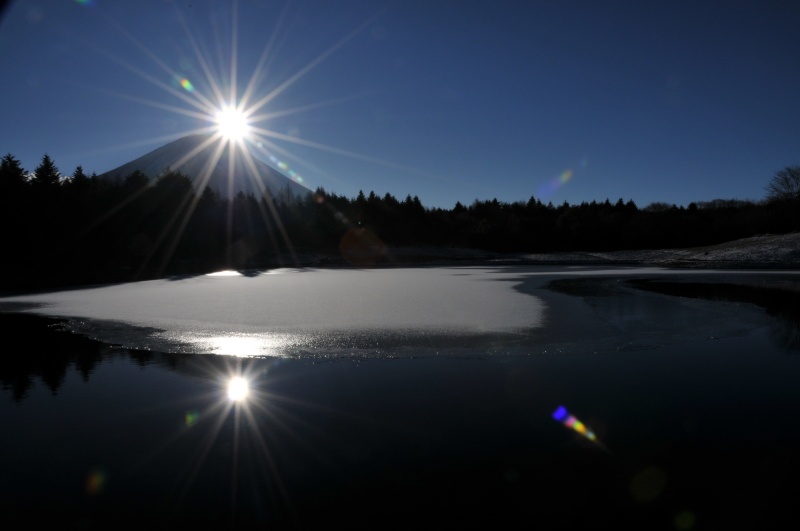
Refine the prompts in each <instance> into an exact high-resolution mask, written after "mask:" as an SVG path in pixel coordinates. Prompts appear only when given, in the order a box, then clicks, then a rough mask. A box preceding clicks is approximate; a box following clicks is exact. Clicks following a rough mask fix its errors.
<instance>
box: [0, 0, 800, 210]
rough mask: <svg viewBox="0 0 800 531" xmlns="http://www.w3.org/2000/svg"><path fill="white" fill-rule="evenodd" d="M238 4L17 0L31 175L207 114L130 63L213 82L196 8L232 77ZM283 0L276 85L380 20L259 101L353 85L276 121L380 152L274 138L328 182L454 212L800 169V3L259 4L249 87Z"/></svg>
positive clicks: (689, 195) (654, 197) (137, 149)
mask: <svg viewBox="0 0 800 531" xmlns="http://www.w3.org/2000/svg"><path fill="white" fill-rule="evenodd" d="M231 5H232V3H231V2H206V1H202V0H182V1H163V0H142V1H140V2H139V1H137V2H112V1H103V0H88V1H84V2H77V1H65V0H36V1H34V0H17V1H16V2H12V3H11V6H10V7H9V8H7V9H6V11H5V13H4V17H3V19H2V22H0V72H2V73H3V82H2V83H0V101H1V102H2V104H0V124H2V127H0V151H1V152H3V153H6V152H10V153H12V154H13V155H15V156H16V157H17V158H19V159H20V160H21V161H22V163H23V165H24V166H25V168H26V169H28V170H32V169H33V168H34V167H35V166H36V165H37V164H38V162H39V160H40V158H41V156H42V154H43V153H45V152H47V153H49V154H50V155H51V156H52V157H53V158H54V160H55V162H56V164H57V165H58V166H59V168H60V169H61V171H62V172H63V173H71V172H72V170H73V169H74V168H75V166H77V165H79V164H81V165H83V166H84V168H85V169H86V170H88V171H96V172H98V173H102V172H104V171H107V170H110V169H112V168H115V167H117V166H119V165H121V164H123V163H125V162H128V161H130V160H132V159H134V158H136V157H138V156H141V155H143V154H144V153H146V152H148V151H151V150H153V149H155V148H157V147H159V146H160V145H163V144H164V143H166V142H167V141H168V139H167V138H168V136H169V135H174V136H175V138H177V137H178V136H180V135H181V134H183V133H189V132H191V131H192V130H194V129H197V128H198V127H206V126H208V125H209V124H208V123H207V122H205V121H204V120H200V119H198V118H196V117H190V116H185V115H182V114H177V113H174V112H171V111H169V110H166V109H163V108H158V107H154V106H150V105H146V104H143V103H141V102H140V101H138V100H148V101H151V102H156V103H161V104H165V105H170V106H175V107H179V108H183V109H186V110H190V109H192V107H191V106H189V105H188V104H187V103H186V102H185V101H183V100H182V99H180V98H179V97H177V96H175V95H174V94H172V93H170V92H168V91H167V90H164V89H163V88H161V87H159V86H157V85H156V84H155V83H153V82H152V81H150V80H148V79H144V78H143V77H142V76H140V75H137V74H136V73H134V72H133V71H132V70H131V69H136V70H138V71H140V72H142V73H144V74H146V75H147V76H149V77H150V78H151V79H153V80H155V81H157V82H158V83H163V84H166V85H168V86H172V87H173V88H175V89H176V90H181V91H183V92H184V94H186V91H185V90H184V89H182V88H181V87H180V85H178V84H177V80H175V79H173V76H172V75H171V74H170V73H169V72H168V71H167V70H172V71H174V72H176V73H180V74H181V75H182V76H184V77H185V78H186V79H189V80H190V81H191V82H192V84H193V85H194V87H195V90H196V92H199V93H203V94H206V95H208V96H210V95H211V90H210V88H209V86H208V83H207V82H206V81H205V80H204V79H205V75H204V73H203V70H202V68H201V65H200V64H199V60H198V58H197V56H196V55H195V53H194V52H193V51H192V48H191V45H190V41H189V39H188V37H187V34H186V33H185V31H184V29H183V27H182V25H181V22H180V20H181V17H182V18H183V19H184V20H185V21H186V23H187V25H188V27H189V29H190V31H191V33H192V35H193V36H194V37H195V38H196V39H197V41H198V42H199V43H200V46H201V47H202V48H203V50H204V52H205V54H206V56H207V58H208V60H209V64H210V65H211V69H212V70H213V71H214V77H215V79H217V80H218V82H219V83H220V84H221V85H223V86H224V87H227V86H229V78H230V75H229V69H230V64H231V50H232V46H231V33H232V29H231V28H232V20H233V13H232V9H231ZM282 13H283V14H284V15H283V16H284V18H283V25H282V26H281V27H280V28H279V29H278V32H277V34H276V35H277V39H276V42H279V43H280V47H278V48H277V49H273V53H271V54H270V56H269V57H270V61H271V63H270V64H271V66H270V69H269V72H268V73H267V75H266V77H265V79H263V80H262V81H261V82H260V83H259V85H258V89H257V91H256V94H257V96H260V95H264V94H267V93H268V92H270V90H272V89H274V88H275V87H277V86H279V85H280V84H281V83H283V82H284V81H286V80H287V79H289V78H291V76H292V75H293V74H295V73H296V72H298V71H299V70H301V69H302V68H303V67H305V66H306V65H308V64H309V63H310V62H312V61H313V60H314V59H315V58H317V57H318V56H320V54H322V53H324V52H325V51H326V50H329V49H330V48H331V47H332V46H333V45H335V44H336V43H337V42H338V41H339V40H341V39H342V38H343V37H345V36H346V35H348V34H349V33H350V32H352V31H354V30H355V29H357V28H358V27H359V26H361V25H362V24H363V23H364V22H365V21H368V20H369V19H370V17H374V16H376V17H377V18H375V20H374V21H373V22H371V23H370V24H368V25H367V26H366V27H364V28H363V30H362V31H360V32H358V33H357V34H356V35H355V36H353V37H352V38H351V39H350V40H348V41H347V42H345V43H344V44H343V45H342V46H341V47H339V48H337V49H336V51H335V52H334V53H332V54H330V55H329V56H328V57H327V58H326V59H325V60H324V61H322V62H321V63H319V64H318V65H317V66H316V67H314V68H313V69H311V70H310V71H309V72H308V73H306V74H305V75H304V76H302V77H301V78H299V79H298V80H297V81H296V82H294V83H293V84H291V85H290V86H289V87H287V88H286V90H284V91H283V92H281V93H280V94H279V95H278V96H277V97H275V98H274V99H273V100H271V101H270V102H269V103H268V104H267V105H266V106H265V107H264V108H263V109H262V110H261V111H260V112H275V111H280V110H284V109H290V108H294V107H298V106H304V105H310V104H316V103H321V102H329V101H331V100H335V101H336V102H335V103H333V104H330V105H327V106H322V107H317V108H313V109H309V110H306V111H304V112H298V113H295V114H290V115H285V116H281V117H277V118H274V119H271V120H269V121H267V122H264V123H263V124H261V126H262V127H264V128H266V129H269V130H271V131H274V132H277V133H279V134H283V135H289V136H290V137H292V138H296V139H299V140H300V141H308V142H314V143H318V144H324V145H326V146H329V147H331V148H333V149H334V150H343V151H347V152H350V153H354V154H357V155H358V156H360V157H361V158H354V157H350V156H346V155H343V154H341V153H334V152H330V151H322V150H319V149H315V148H312V147H309V146H307V145H297V144H295V143H292V142H289V141H285V140H274V142H275V144H277V145H278V146H279V147H280V148H282V149H284V150H286V151H287V152H289V153H290V154H291V156H289V155H281V154H280V153H277V152H276V153H275V154H277V155H279V156H278V158H280V159H281V160H285V161H286V162H287V163H288V164H289V167H290V168H291V169H292V170H293V171H295V172H297V173H298V174H300V175H302V177H303V179H304V183H305V184H307V185H309V186H311V187H312V188H313V187H316V186H323V187H325V188H326V189H327V190H329V191H335V192H337V193H340V194H345V195H348V196H354V195H355V194H357V193H358V190H359V189H363V190H364V191H365V192H366V191H369V190H375V191H376V192H378V193H380V194H383V193H386V192H390V193H392V194H394V195H397V196H401V197H404V196H405V195H406V194H409V193H410V194H412V195H414V194H416V195H418V196H419V197H420V199H421V200H422V202H423V203H424V204H426V205H428V206H442V207H451V206H452V205H453V204H455V202H456V201H461V202H462V203H469V202H471V201H472V200H474V199H475V198H481V199H491V198H495V197H496V198H498V199H499V200H502V201H515V200H526V199H527V198H528V197H530V196H531V195H535V196H537V197H541V198H542V199H544V200H545V201H550V200H551V201H553V202H554V203H561V202H563V201H564V200H567V201H569V202H570V203H574V202H580V201H582V200H588V201H591V200H593V199H597V200H604V199H605V198H606V197H609V198H611V199H612V200H616V198H619V197H623V198H625V199H626V200H627V199H630V198H632V199H633V200H634V201H636V202H637V204H639V205H640V206H643V205H646V204H648V203H650V202H652V201H666V202H670V203H677V204H684V205H685V204H688V203H689V202H691V201H701V200H710V199H714V198H720V197H722V198H732V197H737V198H742V199H745V198H749V199H759V198H761V197H763V195H764V193H763V187H764V185H765V184H766V183H767V181H768V180H769V178H770V177H771V175H772V174H773V173H774V172H775V171H776V170H779V169H781V168H783V167H785V166H788V165H794V164H800V98H799V97H798V87H800V69H798V68H797V65H798V64H800V32H798V31H797V28H798V27H800V4H797V3H793V2H786V3H780V2H713V3H712V2H664V3H660V5H656V4H655V3H652V2H573V1H563V2H510V1H509V2H497V1H494V2H488V1H469V0H460V1H444V0H442V1H430V0H427V1H415V0H410V1H403V0H398V1H395V2H390V3H389V2H367V1H346V0H339V1H336V2H331V1H327V2H326V1H316V0H309V1H306V2H300V1H297V2H293V3H291V4H290V5H288V6H287V5H286V3H285V2H282V1H280V2H270V1H259V2H256V1H247V0H241V1H240V2H239V3H238V16H237V17H236V20H237V21H238V32H239V34H238V37H239V38H238V48H237V50H238V57H237V61H236V64H237V66H238V76H237V82H238V86H239V88H240V91H239V92H240V95H241V90H243V87H244V86H245V85H246V84H247V81H248V80H249V77H250V75H251V74H252V72H253V70H254V68H255V66H256V64H257V62H258V60H259V57H260V56H261V54H262V52H263V50H264V48H265V46H266V45H267V43H268V42H269V40H270V37H271V36H272V35H273V32H274V31H275V27H276V23H277V21H278V20H280V17H281V14H282ZM134 40H136V41H138V42H139V43H140V44H141V45H142V46H143V47H144V48H146V49H147V52H146V51H144V50H143V49H142V48H140V47H138V46H137V45H136V44H135V43H134ZM148 52H149V54H150V55H148ZM151 56H152V57H155V58H157V59H158V61H160V62H161V63H162V64H163V65H164V66H165V67H166V68H162V67H161V66H159V64H158V62H157V61H155V60H154V59H153V58H152V57H151ZM122 63H124V64H125V65H127V66H128V67H127V68H126V67H125V66H123V64H122ZM121 95H122V96H121ZM262 158H264V159H265V160H268V159H267V157H266V156H262ZM569 170H571V178H570V179H566V178H565V177H562V179H560V180H559V176H568V175H570V174H569V173H565V172H568V171H569ZM562 181H566V182H562Z"/></svg>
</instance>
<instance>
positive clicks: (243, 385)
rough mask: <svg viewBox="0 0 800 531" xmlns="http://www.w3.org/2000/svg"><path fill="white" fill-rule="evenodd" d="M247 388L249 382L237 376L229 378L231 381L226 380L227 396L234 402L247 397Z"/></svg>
mask: <svg viewBox="0 0 800 531" xmlns="http://www.w3.org/2000/svg"><path fill="white" fill-rule="evenodd" d="M249 390H250V384H249V383H247V380H245V379H244V378H241V377H238V376H237V377H234V378H231V381H230V382H228V398H230V399H231V400H233V401H234V402H241V401H242V400H244V399H245V398H247V394H248V391H249Z"/></svg>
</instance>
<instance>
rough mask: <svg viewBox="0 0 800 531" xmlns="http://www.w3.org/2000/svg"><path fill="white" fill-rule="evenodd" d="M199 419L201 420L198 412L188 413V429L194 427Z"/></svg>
mask: <svg viewBox="0 0 800 531" xmlns="http://www.w3.org/2000/svg"><path fill="white" fill-rule="evenodd" d="M199 418H200V413H198V412H197V411H187V412H186V427H187V428H191V427H192V426H194V425H195V423H196V422H197V420H198V419H199Z"/></svg>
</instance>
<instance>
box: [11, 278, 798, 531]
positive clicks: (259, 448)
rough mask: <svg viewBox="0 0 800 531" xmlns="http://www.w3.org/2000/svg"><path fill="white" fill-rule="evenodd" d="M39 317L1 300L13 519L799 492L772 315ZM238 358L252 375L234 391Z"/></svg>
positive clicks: (570, 520) (644, 525) (705, 498)
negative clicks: (384, 332) (324, 355)
mask: <svg viewBox="0 0 800 531" xmlns="http://www.w3.org/2000/svg"><path fill="white" fill-rule="evenodd" d="M598 282H606V281H605V280H603V281H598ZM581 286H582V287H581ZM651 287H652V286H651ZM659 288H660V289H661V292H664V290H666V289H667V288H665V287H664V286H659ZM561 289H562V291H563V290H565V289H572V290H573V295H576V296H584V297H589V298H591V297H593V298H595V299H596V300H594V302H592V304H594V305H595V306H596V307H597V308H602V307H603V306H602V304H610V303H607V302H606V303H603V302H602V301H601V302H598V301H599V300H600V299H602V298H603V297H605V298H607V299H608V300H609V301H610V300H618V299H615V297H618V296H620V294H619V293H616V292H613V290H612V292H610V293H608V292H603V291H602V290H600V291H598V288H597V286H594V287H593V285H591V283H590V284H582V285H581V284H576V285H572V287H569V286H567V287H566V288H565V286H564V285H562V286H561ZM593 289H594V290H595V291H591V290H593ZM626 289H627V288H626ZM676 289H683V288H676ZM715 289H724V288H715ZM587 290H588V291H587ZM695 292H696V291H695ZM726 293H728V294H730V291H729V292H726ZM628 296H630V294H628ZM658 296H659V297H662V296H663V295H658ZM781 297H782V295H781ZM718 299H720V300H719V304H725V303H726V302H725V301H727V300H728V299H724V298H722V297H718ZM736 300H738V301H739V302H737V304H740V303H741V304H749V302H752V303H754V304H758V302H757V301H749V302H748V301H741V300H740V299H736ZM764 304H765V305H762V307H766V308H767V310H768V311H769V312H773V313H774V312H775V311H776V310H774V305H772V306H770V304H771V303H769V302H767V303H764ZM595 306H593V307H595ZM598 311H599V310H598ZM614 312H615V313H614V315H618V316H622V317H619V319H618V320H619V322H623V321H624V319H623V317H624V315H623V314H625V311H624V309H620V308H619V307H617V306H614ZM604 315H605V314H604ZM778 317H779V316H778V315H777V314H775V317H771V318H770V319H771V321H770V322H777V318H778ZM52 323H53V321H49V320H43V319H41V318H36V317H32V316H27V315H18V314H8V315H2V316H0V326H1V327H2V333H3V338H4V342H5V344H6V345H7V348H4V351H3V354H2V360H0V378H1V379H2V383H3V389H4V390H3V393H2V396H1V397H0V398H2V400H0V419H2V431H1V432H0V459H2V467H1V468H0V470H2V474H0V510H1V511H2V514H3V522H4V523H6V522H7V523H8V524H10V527H13V528H17V527H31V526H33V525H34V524H35V523H37V522H38V521H47V522H48V523H51V524H56V525H58V526H59V527H61V528H81V529H99V528H110V527H116V528H118V527H131V528H140V527H142V526H156V527H166V526H169V527H172V528H182V527H197V526H202V527H210V526H214V527H221V528H227V527H251V526H252V527H265V526H270V527H274V528H284V527H285V528H291V527H299V528H319V527H321V526H330V525H334V524H342V523H346V524H348V525H349V526H350V527H352V528H375V527H380V528H392V529H394V528H402V529H405V528H412V527H413V528H431V527H454V526H456V525H466V524H472V525H474V524H483V525H487V526H488V525H492V526H505V527H509V526H511V525H514V526H515V527H517V526H526V527H529V528H531V527H586V526H596V525H598V524H603V523H605V524H611V525H614V526H616V527H622V528H637V529H716V528H721V527H723V526H726V527H737V528H743V527H750V528H756V527H762V528H764V527H769V526H775V525H776V524H777V523H778V522H780V519H781V518H782V517H785V516H790V515H792V514H793V507H794V503H795V500H796V497H797V495H798V494H800V487H798V485H797V477H798V475H800V452H797V450H796V448H797V447H798V443H800V423H798V422H797V419H798V418H800V392H798V385H797V382H798V378H800V356H797V355H795V351H794V350H793V349H792V348H787V346H786V344H782V343H781V341H780V340H779V338H777V336H776V335H775V327H774V326H773V325H767V326H759V327H757V328H755V329H753V330H751V331H749V332H747V333H746V334H745V335H739V336H734V337H727V338H723V339H714V340H703V341H692V342H685V343H679V344H671V345H667V346H661V347H658V348H650V349H648V350H634V351H627V352H605V353H601V354H591V353H585V354H571V355H562V356H544V355H541V356H531V357H505V358H493V357H490V356H472V357H464V358H445V359H441V358H423V359H392V360H380V359H368V360H361V361H353V360H332V361H328V362H315V361H314V360H300V359H236V358H230V357H224V356H211V355H205V356H203V355H169V354H158V353H143V352H136V351H128V350H124V349H117V348H113V347H112V346H109V345H105V344H102V343H98V342H95V341H91V340H89V339H86V338H83V337H81V336H77V335H72V334H68V333H64V332H60V331H58V329H57V327H54V326H51V325H52ZM576 326H580V323H577V324H576ZM775 326H777V325H775ZM12 345H13V347H12ZM586 351H587V352H589V351H591V349H590V348H587V350H586ZM237 374H241V375H244V376H246V377H247V379H249V380H250V381H251V393H250V395H249V397H248V399H246V400H245V401H243V402H238V403H235V404H238V405H232V404H234V403H232V402H230V400H229V399H228V397H227V394H226V386H227V383H228V381H229V379H230V377H231V376H234V375H237ZM559 405H564V406H566V407H567V408H568V409H569V410H570V412H571V413H573V414H574V415H575V416H577V417H578V418H579V419H580V420H582V421H583V422H585V423H586V424H587V425H588V426H590V427H591V428H592V429H593V430H594V432H595V433H597V435H598V438H599V440H600V441H602V446H601V445H595V444H593V443H591V442H589V441H587V440H586V439H584V438H582V437H580V436H579V435H577V434H576V433H575V432H573V431H569V430H568V429H567V428H565V427H564V426H562V425H561V424H559V423H557V422H556V421H554V420H553V419H552V418H551V416H550V415H551V413H552V412H553V410H554V409H555V408H556V407H557V406H559ZM4 527H5V525H4Z"/></svg>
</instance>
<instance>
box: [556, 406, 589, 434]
mask: <svg viewBox="0 0 800 531" xmlns="http://www.w3.org/2000/svg"><path fill="white" fill-rule="evenodd" d="M553 418H554V419H555V420H557V421H558V422H560V423H561V424H563V425H564V426H566V427H567V428H571V429H573V430H575V431H577V432H578V433H580V434H581V435H583V436H584V437H586V438H587V439H589V440H590V441H597V436H596V435H595V434H594V432H592V431H591V430H590V429H589V428H587V427H586V425H585V424H584V423H583V422H581V421H579V420H578V419H576V418H575V417H573V416H572V415H570V414H569V412H568V411H567V408H565V407H564V406H558V409H556V410H555V411H554V412H553Z"/></svg>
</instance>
